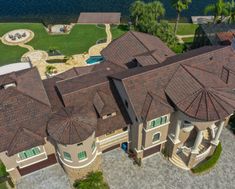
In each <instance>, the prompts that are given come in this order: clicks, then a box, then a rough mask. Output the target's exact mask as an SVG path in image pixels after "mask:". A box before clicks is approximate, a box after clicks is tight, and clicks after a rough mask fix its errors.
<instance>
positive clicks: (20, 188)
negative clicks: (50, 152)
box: [16, 164, 71, 189]
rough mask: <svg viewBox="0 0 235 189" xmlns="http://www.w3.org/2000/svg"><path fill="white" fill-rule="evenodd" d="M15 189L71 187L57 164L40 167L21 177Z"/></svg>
mask: <svg viewBox="0 0 235 189" xmlns="http://www.w3.org/2000/svg"><path fill="white" fill-rule="evenodd" d="M16 188H17V189H26V188H27V189H45V188H48V189H71V186H70V182H69V179H68V177H67V176H66V174H65V172H64V170H63V169H62V167H61V166H60V165H59V164H55V165H53V166H50V167H47V168H44V169H41V170H39V171H36V172H34V173H32V174H29V175H26V176H24V177H22V179H21V180H20V181H18V183H17V184H16Z"/></svg>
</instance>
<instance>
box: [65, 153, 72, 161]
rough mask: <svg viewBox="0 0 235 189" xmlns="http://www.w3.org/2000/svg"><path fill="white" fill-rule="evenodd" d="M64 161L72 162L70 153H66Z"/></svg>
mask: <svg viewBox="0 0 235 189" xmlns="http://www.w3.org/2000/svg"><path fill="white" fill-rule="evenodd" d="M64 159H67V160H69V161H71V160H72V158H71V155H70V154H69V153H68V152H64Z"/></svg>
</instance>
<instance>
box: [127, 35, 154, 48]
mask: <svg viewBox="0 0 235 189" xmlns="http://www.w3.org/2000/svg"><path fill="white" fill-rule="evenodd" d="M130 33H131V34H132V35H133V36H134V37H135V38H136V39H137V40H138V41H139V42H140V43H141V45H143V46H144V47H145V48H146V49H147V50H148V51H149V52H150V49H149V48H148V47H147V46H146V45H145V44H144V43H143V42H142V41H141V40H140V39H139V38H138V37H137V36H136V35H135V33H134V32H133V31H130Z"/></svg>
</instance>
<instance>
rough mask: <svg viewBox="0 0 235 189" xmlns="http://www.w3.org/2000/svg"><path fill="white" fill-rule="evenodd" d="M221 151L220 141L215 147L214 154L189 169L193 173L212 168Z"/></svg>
mask: <svg viewBox="0 0 235 189" xmlns="http://www.w3.org/2000/svg"><path fill="white" fill-rule="evenodd" d="M221 152H222V146H221V143H219V145H218V146H217V148H216V149H215V152H214V154H213V155H212V156H210V157H209V158H208V159H206V160H205V161H203V162H202V163H200V164H199V165H197V166H196V167H194V168H192V169H191V171H192V172H193V173H202V172H205V171H207V170H209V169H211V168H213V167H214V166H215V165H216V163H217V161H218V160H219V158H220V154H221Z"/></svg>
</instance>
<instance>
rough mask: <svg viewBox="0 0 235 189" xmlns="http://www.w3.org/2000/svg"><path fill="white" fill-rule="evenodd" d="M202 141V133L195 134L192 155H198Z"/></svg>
mask: <svg viewBox="0 0 235 189" xmlns="http://www.w3.org/2000/svg"><path fill="white" fill-rule="evenodd" d="M202 139H203V131H200V130H199V131H198V132H197V138H196V140H195V142H194V146H193V150H192V153H195V154H198V153H199V149H198V147H199V145H200V144H201V142H202Z"/></svg>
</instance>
